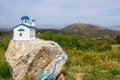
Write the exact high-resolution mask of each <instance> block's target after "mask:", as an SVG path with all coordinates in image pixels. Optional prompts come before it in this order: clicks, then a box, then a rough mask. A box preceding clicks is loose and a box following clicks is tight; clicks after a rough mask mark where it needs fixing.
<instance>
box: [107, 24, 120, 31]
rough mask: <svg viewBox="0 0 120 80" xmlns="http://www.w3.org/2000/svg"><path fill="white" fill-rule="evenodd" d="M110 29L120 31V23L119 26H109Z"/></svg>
mask: <svg viewBox="0 0 120 80" xmlns="http://www.w3.org/2000/svg"><path fill="white" fill-rule="evenodd" d="M109 29H113V30H119V31H120V25H117V26H109Z"/></svg>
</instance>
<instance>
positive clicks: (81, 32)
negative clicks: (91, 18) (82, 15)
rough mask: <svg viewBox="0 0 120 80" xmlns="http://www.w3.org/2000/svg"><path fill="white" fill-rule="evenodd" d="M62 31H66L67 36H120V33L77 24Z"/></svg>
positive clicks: (90, 25)
mask: <svg viewBox="0 0 120 80" xmlns="http://www.w3.org/2000/svg"><path fill="white" fill-rule="evenodd" d="M62 31H64V32H65V33H67V34H75V35H77V36H93V37H94V36H95V37H96V36H99V37H105V36H106V37H113V36H117V35H120V31H117V30H111V29H107V28H103V27H99V26H96V25H92V24H84V23H75V24H72V25H69V26H66V27H64V28H63V29H62Z"/></svg>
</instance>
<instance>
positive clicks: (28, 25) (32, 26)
mask: <svg viewBox="0 0 120 80" xmlns="http://www.w3.org/2000/svg"><path fill="white" fill-rule="evenodd" d="M20 25H23V26H25V27H27V28H36V27H34V26H29V25H27V24H23V23H22V24H19V25H17V26H15V27H13V29H14V28H16V27H18V26H20Z"/></svg>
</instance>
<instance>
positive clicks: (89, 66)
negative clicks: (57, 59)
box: [0, 31, 120, 80]
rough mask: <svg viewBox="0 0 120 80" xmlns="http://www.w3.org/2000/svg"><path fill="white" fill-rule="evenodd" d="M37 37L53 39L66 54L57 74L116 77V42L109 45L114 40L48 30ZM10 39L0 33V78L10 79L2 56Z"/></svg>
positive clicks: (86, 79) (72, 78) (119, 74)
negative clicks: (66, 57) (66, 58)
mask: <svg viewBox="0 0 120 80" xmlns="http://www.w3.org/2000/svg"><path fill="white" fill-rule="evenodd" d="M37 37H39V38H42V39H45V40H53V41H55V42H57V43H58V44H59V45H61V47H62V48H63V50H64V51H65V52H66V53H67V56H68V61H67V62H66V64H65V65H64V67H63V70H62V71H61V73H63V74H64V75H65V77H66V78H68V79H69V80H76V77H77V76H76V74H78V73H81V74H82V76H81V78H82V79H83V80H119V79H120V64H119V61H120V59H119V58H120V45H113V44H115V43H116V42H115V40H113V39H102V40H94V39H91V38H87V37H81V38H79V37H77V36H74V35H65V34H63V33H57V32H55V33H53V32H51V31H46V32H43V33H42V34H37ZM10 39H11V35H9V34H5V33H4V34H2V33H1V34H0V80H12V78H11V74H10V71H9V69H8V67H7V64H6V62H5V58H4V53H5V51H6V49H7V46H8V43H9V41H10ZM51 45H54V44H53V43H51ZM111 45H112V46H111Z"/></svg>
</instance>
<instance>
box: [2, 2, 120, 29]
mask: <svg viewBox="0 0 120 80" xmlns="http://www.w3.org/2000/svg"><path fill="white" fill-rule="evenodd" d="M23 15H27V16H29V17H30V19H31V20H32V19H35V20H36V26H37V27H39V28H40V27H41V28H47V27H52V28H55V27H59V28H62V27H64V26H66V25H69V24H73V23H78V22H81V23H88V24H94V25H98V26H102V27H109V26H114V25H120V0H0V28H5V27H10V28H12V27H14V26H16V25H18V24H20V23H21V19H20V18H21V17H22V16H23Z"/></svg>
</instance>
